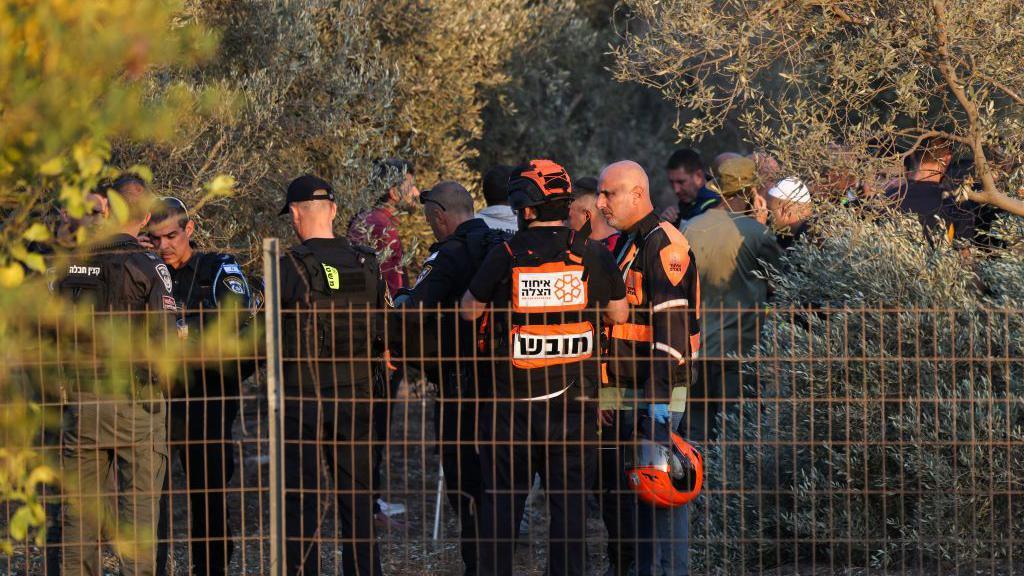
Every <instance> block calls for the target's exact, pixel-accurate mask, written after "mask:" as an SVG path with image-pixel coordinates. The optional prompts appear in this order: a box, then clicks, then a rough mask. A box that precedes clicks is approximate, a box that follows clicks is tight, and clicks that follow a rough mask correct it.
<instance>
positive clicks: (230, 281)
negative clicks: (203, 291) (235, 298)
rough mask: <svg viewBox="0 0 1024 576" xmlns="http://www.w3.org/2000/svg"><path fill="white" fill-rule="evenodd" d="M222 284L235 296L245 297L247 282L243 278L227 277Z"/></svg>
mask: <svg viewBox="0 0 1024 576" xmlns="http://www.w3.org/2000/svg"><path fill="white" fill-rule="evenodd" d="M221 283H223V284H224V287H225V288H227V289H228V290H231V291H232V292H234V293H235V294H240V295H242V296H244V295H245V281H244V280H242V277H241V276H225V277H224V279H223V280H221Z"/></svg>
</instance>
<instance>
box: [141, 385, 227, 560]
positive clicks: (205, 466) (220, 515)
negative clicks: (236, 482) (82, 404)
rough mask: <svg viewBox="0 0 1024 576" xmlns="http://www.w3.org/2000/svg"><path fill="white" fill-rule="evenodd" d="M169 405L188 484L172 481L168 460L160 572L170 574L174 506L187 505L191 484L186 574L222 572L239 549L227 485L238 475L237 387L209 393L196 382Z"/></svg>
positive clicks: (175, 449)
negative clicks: (233, 440) (234, 438)
mask: <svg viewBox="0 0 1024 576" xmlns="http://www.w3.org/2000/svg"><path fill="white" fill-rule="evenodd" d="M168 406H169V409H168V419H169V422H168V426H169V434H168V437H169V438H170V445H171V446H170V447H171V460H172V461H173V459H174V455H177V457H178V460H179V461H180V462H181V465H182V467H183V469H184V470H185V478H186V486H185V487H178V486H174V485H173V484H172V482H171V476H172V474H171V470H170V463H168V470H167V473H166V474H164V491H163V496H161V498H160V520H159V521H158V522H157V535H158V537H159V543H158V544H157V556H156V557H157V568H156V573H157V575H158V576H163V575H165V574H167V552H168V548H169V537H170V524H171V518H172V517H173V515H174V510H176V509H180V508H181V507H182V506H185V502H184V498H183V495H182V494H180V490H181V489H182V488H187V490H188V506H189V516H190V517H191V519H190V522H191V524H190V532H189V534H190V537H189V559H190V563H191V569H190V570H189V571H188V573H189V574H195V575H196V576H222V575H223V574H226V573H227V572H228V570H229V564H230V562H231V554H232V553H233V552H234V548H235V543H234V541H233V534H232V529H231V522H230V514H229V510H228V508H227V487H228V484H230V483H231V479H232V478H233V477H234V475H235V449H234V447H233V446H232V445H231V426H232V424H233V423H234V421H235V418H236V417H238V411H239V399H238V387H237V385H235V386H227V387H226V389H225V390H224V392H223V393H222V392H221V391H216V392H213V393H211V394H209V396H207V395H206V393H205V392H204V390H203V386H202V385H197V386H193V388H192V389H191V390H190V391H189V394H188V395H187V396H186V397H185V398H175V399H173V400H171V401H170V402H168ZM172 491H174V492H179V493H177V494H171V492H172Z"/></svg>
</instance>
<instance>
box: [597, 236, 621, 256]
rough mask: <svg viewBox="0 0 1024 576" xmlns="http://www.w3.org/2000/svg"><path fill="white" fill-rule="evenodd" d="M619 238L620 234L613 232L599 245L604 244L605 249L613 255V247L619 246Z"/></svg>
mask: <svg viewBox="0 0 1024 576" xmlns="http://www.w3.org/2000/svg"><path fill="white" fill-rule="evenodd" d="M619 238H622V233H621V232H615V233H613V234H612V235H610V236H608V237H607V238H603V239H602V240H601V243H602V244H604V246H605V248H607V249H608V251H609V252H611V253H612V254H614V253H615V247H616V246H618V245H619Z"/></svg>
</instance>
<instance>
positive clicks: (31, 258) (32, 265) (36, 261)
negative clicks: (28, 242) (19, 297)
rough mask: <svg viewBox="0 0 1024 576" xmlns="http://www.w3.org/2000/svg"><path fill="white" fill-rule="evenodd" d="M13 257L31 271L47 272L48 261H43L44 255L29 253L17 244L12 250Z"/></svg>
mask: <svg viewBox="0 0 1024 576" xmlns="http://www.w3.org/2000/svg"><path fill="white" fill-rule="evenodd" d="M10 251H11V256H13V257H14V258H16V259H17V260H20V261H21V262H23V263H24V264H25V266H28V268H29V270H35V271H36V272H46V260H44V259H43V255H42V254H37V253H35V252H29V251H28V250H26V249H25V247H24V246H22V245H21V244H15V245H13V246H11V248H10Z"/></svg>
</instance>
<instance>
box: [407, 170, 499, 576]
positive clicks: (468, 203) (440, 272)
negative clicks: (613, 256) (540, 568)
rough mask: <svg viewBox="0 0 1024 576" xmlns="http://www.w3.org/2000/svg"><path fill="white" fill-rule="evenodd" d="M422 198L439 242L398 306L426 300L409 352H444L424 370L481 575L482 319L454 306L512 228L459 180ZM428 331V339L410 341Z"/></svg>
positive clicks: (451, 489) (470, 558) (465, 538)
mask: <svg viewBox="0 0 1024 576" xmlns="http://www.w3.org/2000/svg"><path fill="white" fill-rule="evenodd" d="M420 202H421V203H422V204H423V215H424V217H425V218H426V220H427V224H429V225H430V229H431V230H432V231H433V232H434V238H436V239H437V243H435V244H434V245H432V246H431V247H430V255H429V256H427V259H426V260H424V262H423V267H422V268H421V270H420V275H419V277H417V278H416V282H415V284H413V286H412V288H411V289H410V290H408V291H403V292H402V293H401V294H400V295H399V297H398V298H397V299H396V301H395V305H396V306H398V307H402V308H406V309H408V308H417V307H419V306H423V313H422V318H420V317H419V316H420V315H419V313H416V314H414V315H412V316H411V317H410V315H408V314H407V315H405V317H406V319H407V320H410V319H411V320H413V321H417V320H421V321H422V330H421V329H420V327H419V326H416V327H415V328H411V327H410V323H409V322H407V324H406V329H405V331H404V333H405V336H406V338H405V339H406V340H407V342H406V355H407V356H411V357H426V358H430V357H435V356H436V357H439V359H440V361H439V362H437V363H430V362H428V363H426V365H425V366H424V369H425V371H426V373H427V375H428V377H429V378H430V381H431V382H436V383H437V384H438V386H439V391H440V394H439V395H438V402H436V403H435V404H434V407H435V412H434V418H435V421H436V422H437V427H438V431H439V434H438V437H439V438H440V439H441V465H442V467H443V469H444V482H445V489H446V491H447V494H448V501H449V502H450V503H451V505H452V508H454V509H455V510H456V511H457V512H458V514H459V521H460V523H461V530H462V539H461V545H462V561H463V563H464V564H465V572H464V574H468V575H475V574H478V573H479V569H478V552H477V547H478V541H479V538H478V537H477V528H478V522H479V519H478V515H477V510H479V509H480V506H481V503H482V500H483V489H484V484H483V475H482V472H481V469H480V457H479V455H478V454H477V451H476V446H475V440H476V405H475V400H476V398H477V386H476V375H477V371H475V370H473V366H472V358H473V356H474V344H475V337H476V334H477V328H478V326H477V322H475V321H466V320H460V319H459V318H458V316H457V315H456V314H455V311H454V308H456V307H457V306H458V304H459V300H460V299H461V298H462V295H463V294H465V292H466V289H467V288H468V287H469V283H470V281H471V280H472V279H473V276H474V275H475V274H476V272H477V270H478V269H479V268H480V264H481V263H482V262H483V260H484V257H485V256H487V253H488V252H489V251H490V249H491V248H493V247H495V246H497V245H498V244H501V243H502V242H504V241H505V240H507V239H508V238H510V237H511V235H509V234H508V233H506V232H504V231H501V230H496V229H491V228H490V227H488V225H487V222H485V221H484V220H483V219H481V218H475V217H474V215H473V198H472V196H470V195H469V192H468V191H466V189H465V188H464V187H463V186H462V185H461V184H459V183H458V182H451V181H448V182H441V183H439V184H437V185H436V186H434V187H433V188H431V189H430V190H424V191H422V192H420ZM438 307H440V308H441V312H440V316H441V318H440V321H439V322H438V321H437V319H436V314H434V313H430V312H429V311H430V310H436V309H437V308H438ZM421 334H422V335H423V342H419V343H416V342H410V341H411V340H414V339H416V338H417V337H418V336H419V335H421ZM438 336H440V338H438ZM410 344H411V346H410Z"/></svg>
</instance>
